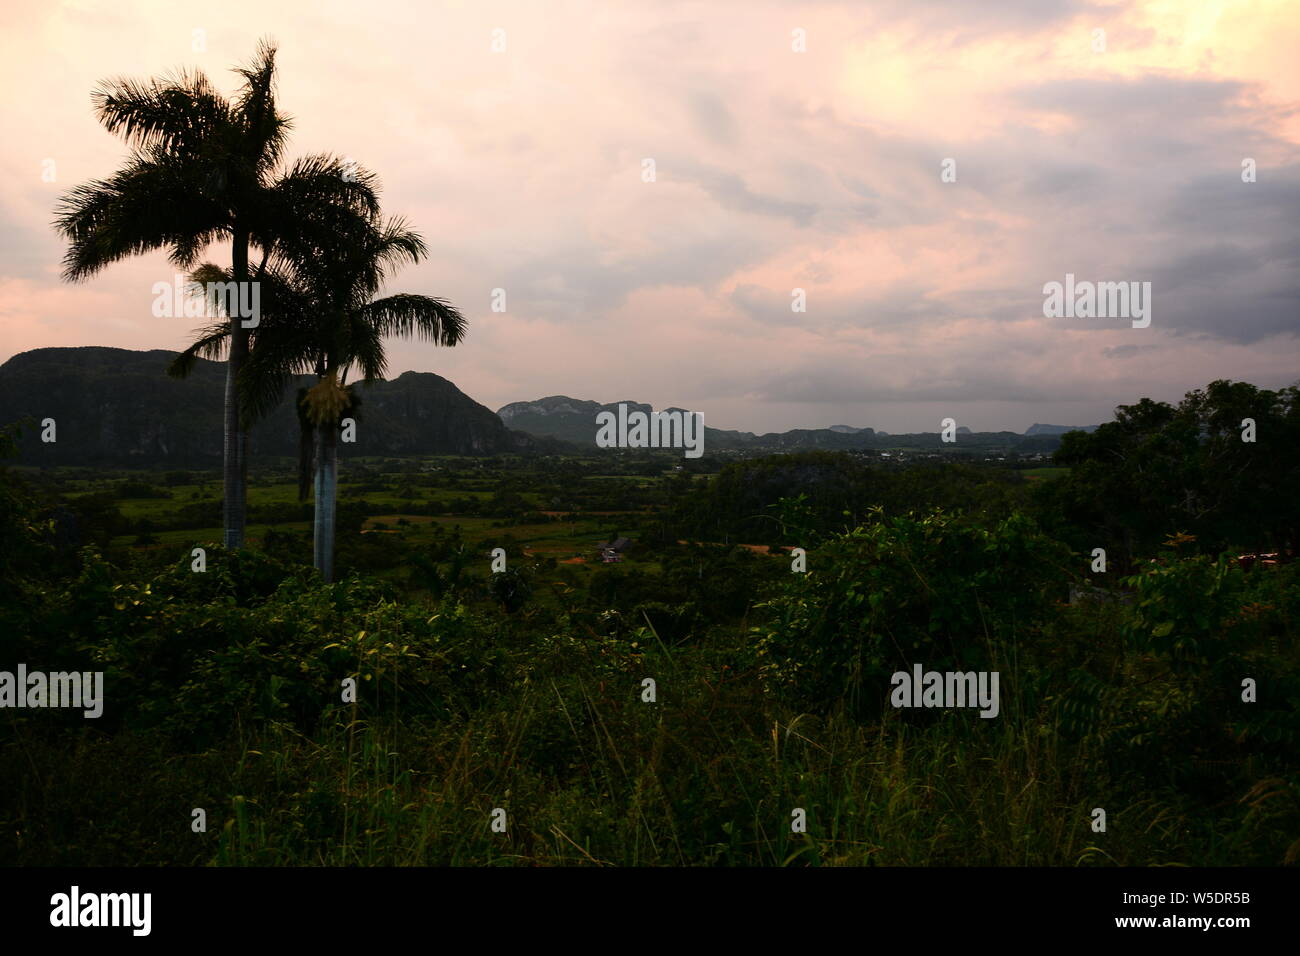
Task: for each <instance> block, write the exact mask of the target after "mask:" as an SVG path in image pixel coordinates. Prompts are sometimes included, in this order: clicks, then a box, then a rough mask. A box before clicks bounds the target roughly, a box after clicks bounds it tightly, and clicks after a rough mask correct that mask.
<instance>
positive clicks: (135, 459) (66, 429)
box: [0, 347, 564, 467]
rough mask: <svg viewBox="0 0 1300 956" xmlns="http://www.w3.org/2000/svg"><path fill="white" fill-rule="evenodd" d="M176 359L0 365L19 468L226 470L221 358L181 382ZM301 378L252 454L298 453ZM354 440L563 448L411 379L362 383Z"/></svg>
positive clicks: (93, 356)
mask: <svg viewBox="0 0 1300 956" xmlns="http://www.w3.org/2000/svg"><path fill="white" fill-rule="evenodd" d="M175 354H176V353H174V352H168V351H163V350H153V351H148V352H136V351H131V350H128V349H114V348H98V347H86V348H48V349H33V350H32V351H30V352H23V353H20V354H18V355H15V356H14V357H13V358H11V359H9V361H7V362H5V363H4V364H3V365H0V425H3V424H8V423H10V422H13V421H15V420H17V419H20V418H23V417H24V416H31V417H32V418H33V419H35V421H36V423H37V427H35V428H28V429H24V432H23V437H22V439H21V441H20V443H19V446H20V448H21V449H22V451H23V454H22V459H21V460H22V462H23V463H24V464H37V463H40V464H51V465H55V464H61V465H108V466H118V467H124V466H140V467H149V466H153V465H159V464H167V465H176V466H181V467H215V466H219V465H220V464H221V443H222V397H223V395H224V390H225V379H226V370H225V365H224V363H220V362H209V361H206V360H203V359H200V360H199V361H198V363H197V365H196V366H195V368H194V370H193V372H191V373H190V376H189V377H188V378H186V379H173V378H170V377H169V376H168V375H167V374H166V371H165V370H166V367H167V365H168V363H169V362H170V361H171V360H172V358H173V357H174V356H175ZM312 381H313V379H312V377H309V376H303V377H301V379H300V380H299V382H297V383H295V384H294V385H292V386H291V387H290V388H289V389H287V390H286V394H285V398H284V400H282V401H281V403H280V405H279V406H278V407H277V408H276V409H275V411H274V412H272V413H271V415H269V416H268V417H267V418H266V420H265V421H262V422H259V423H258V424H256V425H254V426H253V429H252V431H251V433H250V436H249V454H250V456H252V457H254V458H256V457H262V456H271V455H274V456H290V457H295V456H297V454H298V419H297V415H296V414H295V412H294V409H293V404H292V400H293V396H294V395H295V393H296V391H297V388H298V387H299V386H300V385H302V384H310V383H311V382H312ZM358 392H359V394H360V396H361V409H360V412H359V413H358V415H357V416H356V417H357V441H356V443H355V444H345V443H340V445H339V454H340V456H341V457H351V456H380V455H394V456H400V455H498V454H505V453H537V452H555V451H561V450H563V449H564V446H563V445H561V444H560V443H557V442H554V441H548V440H546V439H540V438H537V437H536V436H533V435H528V434H525V433H523V432H518V431H512V430H510V429H509V428H507V427H506V426H505V425H504V424H503V423H502V421H501V419H500V418H498V417H497V416H496V415H495V414H493V413H492V411H491V409H488V408H486V407H484V406H483V405H480V404H479V403H478V402H476V401H474V400H473V399H471V398H470V397H469V396H468V395H466V394H465V393H464V392H462V391H461V390H460V389H458V388H457V387H456V386H455V385H453V384H452V383H451V382H449V381H447V379H445V378H442V377H441V376H439V375H434V374H433V373H431V372H406V373H404V374H402V375H400V376H398V377H397V378H396V379H393V380H392V381H381V382H375V383H373V384H371V385H361V386H359V387H358ZM46 418H52V419H54V421H55V423H56V429H57V432H56V437H57V441H55V442H53V443H50V444H45V443H42V442H41V441H40V437H39V433H40V428H39V423H40V422H41V421H42V420H43V419H46Z"/></svg>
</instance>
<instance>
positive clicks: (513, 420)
mask: <svg viewBox="0 0 1300 956" xmlns="http://www.w3.org/2000/svg"><path fill="white" fill-rule="evenodd" d="M620 404H624V405H627V406H628V411H629V412H632V411H640V412H645V413H647V414H649V413H650V412H652V411H653V408H652V407H651V406H650V405H647V404H645V403H644V402H636V401H624V402H609V403H607V404H602V403H600V402H594V401H587V400H583V399H578V398H571V397H570V396H568V395H550V396H548V397H546V398H539V399H537V400H536V401H531V402H511V403H510V404H509V405H503V406H502V407H501V408H500V409H498V410H497V414H498V415H499V416H501V420H502V421H503V422H505V423H506V424H507V425H508V426H510V427H511V428H516V429H519V430H520V431H524V432H528V433H529V434H532V435H536V436H538V437H548V438H556V439H560V440H563V441H566V442H571V443H573V444H575V445H579V446H584V447H588V448H593V447H595V445H596V432H597V426H596V415H597V414H599V413H600V412H603V411H608V412H614V413H617V411H618V406H619V405H620ZM664 410H665V411H683V410H684V409H675V408H670V409H664ZM1058 428H1059V429H1060V431H1054V430H1053V429H1058ZM1095 428H1096V426H1095V425H1093V426H1088V427H1087V428H1085V429H1083V430H1084V431H1092V430H1094V429H1095ZM1034 429H1038V430H1037V431H1035V430H1034ZM1071 430H1072V429H1070V428H1067V427H1064V426H1059V425H1035V426H1033V428H1032V429H1030V431H1028V432H1026V433H1025V434H1024V435H1019V434H1017V433H1015V432H1009V431H1002V432H972V431H971V430H970V429H969V428H967V427H966V426H964V425H962V426H959V427H958V428H957V434H958V435H960V436H961V437H962V438H963V439H964V441H963V442H962V443H961V444H962V446H963V447H969V448H981V449H989V450H996V449H1002V450H1004V451H1008V450H1009V451H1015V452H1018V453H1035V452H1044V451H1054V450H1055V449H1056V448H1057V447H1059V446H1060V439H1059V436H1060V435H1061V434H1063V433H1064V432H1066V431H1071ZM952 447H953V446H952V445H947V444H945V443H943V442H942V441H941V439H940V434H939V433H938V432H922V433H915V434H907V435H890V434H889V433H888V432H883V431H877V430H876V429H874V428H858V427H855V426H853V425H832V426H830V427H829V428H794V429H791V430H789V431H785V432H768V433H767V434H764V435H755V434H754V433H753V432H742V431H733V430H729V429H722V428H713V427H711V426H709V425H708V423H707V420H706V423H705V428H704V451H705V454H709V453H710V452H718V451H741V452H754V453H759V452H778V451H796V450H803V449H812V448H823V449H829V450H846V451H847V450H854V449H868V448H874V449H884V448H934V449H936V450H939V449H943V448H946V449H952Z"/></svg>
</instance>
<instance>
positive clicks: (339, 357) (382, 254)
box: [176, 212, 466, 581]
mask: <svg viewBox="0 0 1300 956" xmlns="http://www.w3.org/2000/svg"><path fill="white" fill-rule="evenodd" d="M331 227H332V228H331V231H330V232H329V235H330V236H331V237H332V241H330V242H328V243H316V244H312V245H310V248H311V254H310V255H299V254H298V253H297V251H296V250H295V251H294V252H293V253H290V252H286V253H285V254H284V255H282V256H281V257H280V261H279V265H280V268H279V269H275V270H272V269H268V270H266V272H265V274H266V276H267V278H268V287H269V289H270V294H269V296H264V297H263V301H264V302H267V301H269V303H270V307H269V309H264V313H265V314H266V315H267V321H265V322H264V323H263V325H262V326H261V327H259V329H258V332H257V346H256V348H255V349H254V350H253V353H252V357H251V358H250V360H249V363H248V366H247V368H246V376H245V377H244V378H243V379H242V381H241V394H242V400H243V402H244V403H245V405H246V407H247V408H248V409H249V413H250V415H252V416H255V417H260V416H262V415H265V414H266V413H267V412H269V411H270V410H271V409H272V408H274V407H275V405H276V404H277V403H278V402H279V400H280V398H281V396H282V395H283V393H284V390H285V389H286V387H287V386H288V385H289V384H291V383H292V382H293V381H294V380H295V378H296V377H297V376H299V375H302V374H314V375H315V376H316V384H315V385H313V386H312V387H311V388H305V389H301V390H300V391H299V394H298V414H299V423H300V426H301V428H302V431H303V436H304V441H303V442H302V443H301V446H300V448H301V450H302V452H303V455H304V458H305V457H306V451H307V449H310V450H311V459H312V468H311V471H312V474H313V486H314V496H315V503H316V511H315V521H314V534H313V540H314V561H313V563H314V565H315V567H316V568H317V569H318V570H319V571H320V572H321V575H322V577H323V578H324V579H325V580H326V581H330V580H332V579H333V571H334V543H335V521H334V519H335V513H336V508H337V497H338V438H339V431H340V427H341V424H342V421H343V419H344V418H347V417H350V416H352V415H354V414H355V412H356V409H357V408H358V407H359V405H360V399H359V396H358V395H357V394H356V393H355V391H354V389H353V387H352V386H349V385H348V384H347V379H348V376H349V375H350V374H351V373H352V372H353V370H355V371H357V372H359V373H360V379H361V381H365V382H369V381H374V380H376V379H379V378H382V377H383V375H384V373H385V372H386V371H387V367H388V359H387V354H386V351H385V348H384V338H385V337H386V336H395V335H403V336H416V337H419V338H423V339H426V340H430V341H433V342H436V343H438V344H440V345H446V346H454V345H456V344H457V343H459V342H460V341H461V340H462V339H463V337H464V335H465V330H466V322H465V319H464V317H463V316H462V315H461V314H460V312H458V311H457V310H456V309H455V308H453V307H452V306H451V305H449V304H448V303H447V302H446V301H445V300H443V299H439V298H435V297H433V296H427V295H414V294H410V293H399V294H396V295H390V296H385V297H382V298H375V296H376V295H377V293H378V292H379V291H380V289H381V288H382V287H383V285H384V283H385V281H386V280H387V278H388V276H389V274H390V273H391V272H392V271H393V270H394V269H396V268H397V267H399V266H401V265H403V264H406V263H412V264H414V263H418V262H419V261H420V260H421V259H422V258H424V256H425V255H426V248H425V245H424V240H423V239H422V238H421V237H420V236H419V235H418V234H417V233H415V232H413V231H411V230H410V229H409V228H407V225H406V223H405V221H404V220H402V219H389V220H386V221H385V220H382V219H381V218H380V216H379V215H378V214H377V213H376V214H374V215H369V214H365V213H360V212H351V213H348V214H346V215H342V216H338V217H334V218H333V219H332V220H331ZM308 247H309V246H308V244H304V245H303V248H308ZM228 274H229V273H228V272H226V271H225V270H222V269H219V268H217V267H215V266H211V265H207V266H204V268H203V269H201V270H199V271H197V272H196V273H195V274H194V278H195V279H196V281H202V282H206V281H224V277H225V276H227V275H228ZM228 335H229V327H228V325H226V324H222V323H219V324H215V325H212V326H209V327H208V328H207V329H206V330H204V331H203V334H202V335H201V336H200V338H199V339H198V341H196V342H195V343H194V345H192V346H191V347H190V348H189V349H187V350H186V352H184V353H182V354H181V356H179V357H178V358H177V361H176V364H177V366H181V365H183V364H184V363H187V362H188V363H192V362H193V360H194V358H195V357H196V356H198V355H207V354H215V353H219V351H220V350H221V349H222V348H223V345H224V342H225V340H226V338H227V337H228ZM304 464H305V462H304ZM303 484H304V483H300V497H302V496H303V492H304V491H305V488H304V487H303Z"/></svg>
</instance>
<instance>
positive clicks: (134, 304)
mask: <svg viewBox="0 0 1300 956" xmlns="http://www.w3.org/2000/svg"><path fill="white" fill-rule="evenodd" d="M264 37H269V38H272V39H273V40H274V41H275V42H276V44H277V45H278V48H279V57H278V60H277V63H278V74H279V84H278V98H279V100H278V101H279V105H280V108H281V109H282V110H283V111H284V112H287V113H288V114H289V115H291V116H292V117H293V129H292V131H291V133H290V139H289V147H288V151H287V155H288V157H289V158H290V159H292V158H296V157H298V156H303V155H307V154H312V153H320V152H329V153H333V154H335V155H338V156H341V157H344V158H347V159H352V160H355V161H356V162H357V163H359V164H360V165H361V166H363V167H366V168H368V169H370V170H373V171H374V172H375V173H376V174H378V176H379V177H380V180H381V181H382V185H383V192H382V195H381V200H382V202H383V205H384V209H385V211H386V213H389V214H393V215H401V216H403V217H405V218H406V219H407V220H408V221H409V223H410V225H411V226H412V227H413V228H414V229H416V230H417V231H419V232H420V233H421V234H422V235H423V236H424V238H425V240H426V242H427V244H428V247H429V250H430V255H429V257H428V259H427V260H426V261H424V262H422V263H420V264H419V265H416V266H410V267H407V268H406V269H404V270H402V271H401V272H399V273H398V274H397V275H396V276H394V278H393V280H392V281H391V282H390V284H389V286H388V287H387V289H386V291H387V292H416V293H423V294H429V295H437V296H441V297H444V298H446V299H448V300H450V301H451V302H452V303H453V304H454V305H455V306H457V307H458V308H459V309H460V310H461V311H462V312H463V313H464V314H465V315H466V317H467V318H468V320H469V333H468V335H467V337H466V339H465V340H464V341H463V342H462V343H461V344H460V345H458V346H456V347H454V348H441V347H437V346H435V345H432V344H429V343H420V342H413V341H407V340H393V341H391V342H390V343H389V373H390V377H392V376H395V375H397V374H399V373H401V372H404V371H407V370H415V371H422V372H423V371H429V372H436V373H438V374H440V375H442V376H445V377H446V378H449V379H450V380H452V381H453V382H455V383H456V385H457V386H459V387H460V388H461V390H462V391H464V392H465V393H466V394H468V395H469V396H471V397H472V398H474V399H475V400H477V401H479V402H482V403H483V404H484V405H487V406H488V407H489V408H492V409H494V410H495V409H497V408H499V407H500V406H502V405H504V404H506V403H508V402H514V401H528V400H533V399H537V398H541V397H544V396H549V395H557V394H563V395H569V396H571V397H574V398H578V399H587V400H595V401H600V402H615V401H621V400H636V401H641V402H649V403H651V404H653V405H654V406H655V407H657V408H662V407H667V406H679V407H686V408H691V409H695V410H698V411H701V412H703V413H704V419H705V422H706V423H708V424H709V425H711V426H714V427H719V428H738V429H743V430H747V431H755V432H767V431H781V430H785V429H789V428H796V427H825V426H829V425H832V424H847V425H855V426H859V427H861V426H872V427H875V428H878V429H884V430H886V431H890V432H895V433H898V432H905V431H938V430H939V428H940V421H941V420H942V419H943V418H947V417H951V418H953V419H955V420H956V421H957V423H958V424H959V425H964V426H966V427H969V428H971V429H973V430H975V431H983V430H990V431H992V430H1001V429H1011V430H1014V431H1023V430H1024V429H1025V428H1027V427H1028V426H1029V425H1030V424H1032V423H1034V422H1044V423H1053V424H1064V425H1086V424H1095V423H1099V422H1102V421H1107V420H1109V419H1110V418H1111V416H1112V414H1113V412H1114V409H1115V407H1116V406H1117V405H1121V404H1131V403H1134V402H1136V401H1138V400H1139V399H1141V398H1143V397H1151V398H1155V399H1158V400H1163V401H1172V402H1176V401H1177V400H1178V399H1180V398H1181V397H1182V395H1183V394H1184V393H1185V392H1187V391H1188V390H1190V389H1193V388H1198V387H1202V386H1204V385H1206V384H1208V383H1209V382H1211V381H1213V380H1215V379H1221V378H1227V379H1232V380H1244V381H1249V382H1252V383H1254V384H1256V385H1259V386H1261V387H1267V388H1279V387H1283V386H1286V385H1290V384H1293V383H1295V382H1297V381H1298V380H1300V338H1298V334H1300V151H1298V149H1297V147H1298V146H1300V106H1298V104H1300V55H1297V53H1298V51H1300V3H1297V2H1294V0H1288V2H1273V0H1258V2H1246V0H1242V2H1235V0H1195V2H1190V0H1189V2H1153V3H1141V2H1133V3H1129V2H1115V3H1090V2H1084V0H990V2H982V0H899V2H892V0H883V2H860V3H819V2H790V0H787V2H766V0H743V2H738V3H731V2H727V0H708V2H703V3H693V2H668V0H656V2H649V0H641V2H635V3H634V2H620V0H601V2H582V3H579V2H572V3H570V2H562V0H560V2H549V0H548V2H542V0H533V2H518V3H494V2H491V0H471V2H456V3H438V2H418V3H410V4H399V3H388V2H381V0H375V2H368V3H364V4H357V3H342V2H333V0H321V2H311V3H280V4H269V3H265V2H246V0H223V2H222V3H220V4H213V3H211V2H204V3H189V2H183V0H180V2H178V0H165V2H134V0H108V2H99V0H66V2H49V0H39V2H29V0H5V3H4V5H3V7H0V54H2V55H0V85H2V88H3V90H4V93H3V97H2V98H0V128H3V129H4V130H5V131H6V135H5V136H4V137H0V361H3V360H5V359H7V358H8V357H10V356H11V355H13V354H16V353H18V352H22V351H25V350H27V349H32V348H40V347H48V346H77V345H105V346H116V347H121V348H131V349H156V348H162V349H180V348H183V347H185V345H187V344H188V342H189V341H190V340H191V338H192V334H191V333H192V331H193V328H194V326H195V325H196V324H197V322H196V320H194V319H185V318H183V317H179V318H156V317H155V316H154V315H153V310H152V304H153V292H152V289H153V285H154V283H156V282H158V281H160V280H161V281H171V279H172V277H173V276H174V274H175V272H176V270H175V269H174V268H173V267H172V266H171V265H170V264H169V263H168V262H167V260H166V257H165V255H164V254H163V253H158V254H154V255H149V256H142V257H138V258H136V259H134V260H130V261H125V262H121V263H118V264H115V265H113V266H110V267H109V268H108V269H106V270H104V271H103V272H101V273H100V274H99V275H97V276H95V277H93V278H92V279H90V280H89V281H86V282H82V283H77V284H69V283H66V282H64V281H63V280H62V279H61V276H60V273H61V268H62V266H61V259H62V257H63V254H64V252H65V251H66V250H65V246H64V244H63V242H62V240H61V239H60V238H59V236H58V235H57V234H56V233H55V231H54V229H53V228H52V226H51V222H52V220H53V218H54V210H55V205H56V202H57V200H58V198H59V196H60V195H62V194H63V193H64V192H66V191H67V190H69V189H71V188H73V187H75V186H76V185H78V184H79V183H82V182H85V181H87V180H90V179H96V178H102V177H106V176H108V175H110V174H111V173H112V172H113V171H114V170H116V169H117V168H118V167H119V166H120V165H121V163H122V161H123V159H124V158H125V157H126V155H127V147H126V146H125V144H124V143H123V142H122V141H121V140H119V139H117V138H115V137H114V136H112V135H111V134H109V133H108V132H106V131H105V130H104V129H103V128H102V127H101V126H99V125H98V123H97V121H96V119H95V117H94V114H93V112H92V109H91V100H90V94H91V92H92V90H94V89H95V88H96V86H97V85H99V83H100V82H101V81H103V80H106V79H109V78H112V77H130V78H135V79H146V78H149V77H153V76H160V75H163V74H165V73H168V72H170V71H173V70H175V69H176V68H179V67H187V68H191V69H194V68H197V69H201V70H202V71H204V72H205V73H206V74H207V75H208V77H209V78H210V79H211V80H212V81H213V83H214V84H216V85H217V87H218V88H219V89H221V90H222V91H224V92H226V93H233V92H234V90H235V89H236V88H237V86H238V78H237V77H236V75H235V74H233V73H232V72H231V68H232V67H234V66H236V65H239V64H241V63H245V62H247V61H248V60H249V58H250V57H251V56H252V54H253V52H254V49H255V46H256V44H257V42H258V40H259V39H261V38H264ZM648 161H649V162H648ZM650 162H652V163H653V166H652V167H651V166H650ZM1243 163H1246V164H1247V165H1249V166H1253V169H1254V174H1253V177H1252V176H1250V175H1248V174H1247V173H1245V172H1244V171H1243ZM651 172H652V173H653V175H651ZM1250 178H1253V179H1254V181H1253V182H1247V181H1244V180H1245V179H1250ZM210 258H211V259H212V260H213V261H217V262H220V261H222V260H223V258H224V259H226V260H228V251H227V250H224V249H222V248H219V247H214V248H213V250H212V252H211V256H210ZM1067 274H1070V275H1073V276H1074V277H1075V281H1076V283H1078V282H1083V281H1092V282H1136V283H1139V284H1141V283H1150V289H1151V300H1150V304H1151V314H1150V324H1149V325H1148V326H1146V327H1145V328H1142V327H1134V324H1133V322H1131V321H1130V320H1129V319H1128V318H1126V317H1123V316H1119V317H1116V316H1107V317H1046V316H1045V315H1044V301H1045V299H1046V298H1047V296H1046V295H1045V294H1044V287H1045V285H1046V284H1048V283H1051V282H1060V283H1063V284H1064V283H1065V281H1066V275H1067ZM1139 287H1140V286H1139ZM498 289H500V290H504V292H505V295H504V307H505V311H503V312H502V311H494V310H493V304H494V290H498ZM796 290H801V292H797V291H796ZM800 299H802V304H803V311H795V308H796V307H797V306H798V305H799V300H800ZM495 301H496V304H497V305H498V306H499V305H500V304H501V298H500V294H499V293H497V294H496V300H495ZM2 412H3V410H0V419H2V418H3V414H2Z"/></svg>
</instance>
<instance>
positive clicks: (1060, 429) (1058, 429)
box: [1025, 423, 1099, 435]
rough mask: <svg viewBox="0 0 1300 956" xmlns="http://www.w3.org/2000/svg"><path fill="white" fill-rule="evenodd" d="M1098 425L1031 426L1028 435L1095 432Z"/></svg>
mask: <svg viewBox="0 0 1300 956" xmlns="http://www.w3.org/2000/svg"><path fill="white" fill-rule="evenodd" d="M1098 427H1099V426H1097V425H1039V424H1037V423H1035V424H1033V425H1030V426H1029V430H1028V431H1026V432H1025V434H1026V435H1064V434H1065V433H1066V432H1095V431H1096V430H1097V429H1098Z"/></svg>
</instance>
